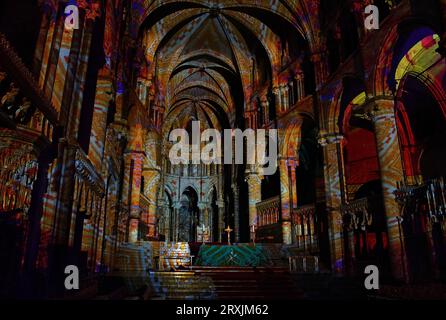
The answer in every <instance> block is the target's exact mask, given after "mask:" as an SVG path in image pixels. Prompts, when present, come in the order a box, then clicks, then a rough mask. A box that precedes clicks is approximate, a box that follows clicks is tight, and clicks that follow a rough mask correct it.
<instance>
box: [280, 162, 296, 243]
mask: <svg viewBox="0 0 446 320" xmlns="http://www.w3.org/2000/svg"><path fill="white" fill-rule="evenodd" d="M279 172H280V201H281V210H282V239H283V243H285V244H291V243H292V242H293V240H292V235H291V233H292V232H291V209H292V206H293V204H292V203H291V201H292V200H291V193H290V181H289V180H290V178H289V174H288V161H287V159H286V158H282V159H280V160H279Z"/></svg>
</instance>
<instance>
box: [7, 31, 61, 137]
mask: <svg viewBox="0 0 446 320" xmlns="http://www.w3.org/2000/svg"><path fill="white" fill-rule="evenodd" d="M0 121H1V123H2V125H3V126H4V127H7V128H10V129H15V128H16V127H19V128H23V129H27V130H33V131H37V132H40V133H41V134H42V135H43V136H45V137H47V138H48V139H49V140H51V138H52V130H53V127H55V126H57V125H58V124H59V123H58V113H57V111H56V110H55V109H54V107H53V106H52V104H51V101H50V100H49V99H48V98H47V97H46V96H45V95H44V93H43V92H42V90H40V88H39V86H38V84H37V82H36V81H35V79H34V77H33V75H32V73H31V72H30V71H29V69H28V68H27V67H26V66H25V64H24V63H23V61H22V60H21V58H20V57H19V56H18V55H17V53H16V52H15V50H14V48H13V47H12V45H11V44H10V43H9V41H8V40H7V39H6V37H5V35H3V34H2V33H0Z"/></svg>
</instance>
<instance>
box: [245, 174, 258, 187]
mask: <svg viewBox="0 0 446 320" xmlns="http://www.w3.org/2000/svg"><path fill="white" fill-rule="evenodd" d="M246 182H247V183H248V186H249V187H250V188H253V187H255V186H258V185H260V184H261V183H262V178H261V177H260V176H259V175H258V174H256V173H251V174H248V175H247V176H246Z"/></svg>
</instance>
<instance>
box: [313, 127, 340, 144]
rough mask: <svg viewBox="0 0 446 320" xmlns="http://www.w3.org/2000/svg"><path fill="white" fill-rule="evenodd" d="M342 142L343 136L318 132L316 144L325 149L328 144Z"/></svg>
mask: <svg viewBox="0 0 446 320" xmlns="http://www.w3.org/2000/svg"><path fill="white" fill-rule="evenodd" d="M342 140H344V136H343V135H342V134H340V133H327V132H324V131H322V130H321V131H320V132H319V137H318V143H319V144H320V145H321V146H322V147H325V146H327V145H329V144H337V143H341V142H342Z"/></svg>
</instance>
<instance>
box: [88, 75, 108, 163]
mask: <svg viewBox="0 0 446 320" xmlns="http://www.w3.org/2000/svg"><path fill="white" fill-rule="evenodd" d="M112 93H113V83H112V79H111V75H110V70H109V69H108V68H105V67H104V68H102V69H101V70H100V71H99V75H98V81H97V85H96V97H95V101H94V113H93V121H92V127H91V135H90V147H89V149H88V158H89V159H90V160H91V162H92V163H93V165H94V166H95V167H96V169H97V170H101V169H102V168H101V164H102V159H103V155H104V148H105V136H106V130H107V113H108V107H109V104H110V101H111V99H112Z"/></svg>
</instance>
